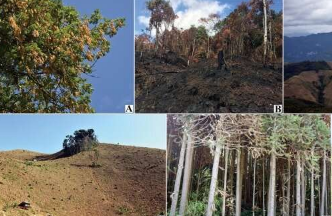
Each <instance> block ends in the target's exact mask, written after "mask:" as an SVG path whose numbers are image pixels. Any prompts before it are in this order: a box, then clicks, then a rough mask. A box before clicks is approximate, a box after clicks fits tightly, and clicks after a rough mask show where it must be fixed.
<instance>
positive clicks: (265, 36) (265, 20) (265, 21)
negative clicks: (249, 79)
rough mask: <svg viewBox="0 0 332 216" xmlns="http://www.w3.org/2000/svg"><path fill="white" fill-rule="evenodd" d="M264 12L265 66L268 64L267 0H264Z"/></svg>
mask: <svg viewBox="0 0 332 216" xmlns="http://www.w3.org/2000/svg"><path fill="white" fill-rule="evenodd" d="M263 11H264V40H263V45H264V64H266V54H267V5H266V0H263Z"/></svg>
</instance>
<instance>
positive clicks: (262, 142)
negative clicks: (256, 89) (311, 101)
mask: <svg viewBox="0 0 332 216" xmlns="http://www.w3.org/2000/svg"><path fill="white" fill-rule="evenodd" d="M167 130H168V146H167V151H168V158H167V159H168V162H167V167H168V170H167V175H168V181H167V187H168V188H167V192H168V194H167V195H168V197H167V201H168V202H167V208H168V215H170V216H174V215H181V216H184V215H192V216H195V215H197V216H198V215H206V216H211V215H222V216H225V215H235V216H241V215H242V216H244V215H252V216H263V215H267V216H276V215H278V216H279V215H282V216H304V215H310V216H313V215H330V214H331V194H330V191H331V172H330V170H331V144H330V116H327V115H231V114H228V115H170V116H169V117H168V129H167Z"/></svg>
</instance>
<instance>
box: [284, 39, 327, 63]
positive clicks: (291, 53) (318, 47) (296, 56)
mask: <svg viewBox="0 0 332 216" xmlns="http://www.w3.org/2000/svg"><path fill="white" fill-rule="evenodd" d="M284 57H285V62H301V61H306V60H310V61H319V60H325V61H332V33H319V34H312V35H308V36H301V37H287V36H285V37H284Z"/></svg>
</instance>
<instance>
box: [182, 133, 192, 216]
mask: <svg viewBox="0 0 332 216" xmlns="http://www.w3.org/2000/svg"><path fill="white" fill-rule="evenodd" d="M187 136H188V142H187V151H186V152H187V153H186V162H185V167H184V176H183V183H182V192H181V200H180V211H179V215H180V216H184V214H185V212H186V207H187V203H188V194H189V187H190V178H191V167H192V159H193V152H194V149H193V148H194V147H193V145H192V140H191V137H190V135H189V134H187Z"/></svg>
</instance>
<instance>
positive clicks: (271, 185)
mask: <svg viewBox="0 0 332 216" xmlns="http://www.w3.org/2000/svg"><path fill="white" fill-rule="evenodd" d="M275 188H276V155H275V152H274V151H272V152H271V159H270V181H269V196H268V207H267V215H268V216H274V215H275V213H274V210H275Z"/></svg>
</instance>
